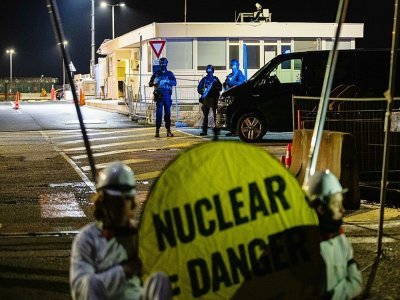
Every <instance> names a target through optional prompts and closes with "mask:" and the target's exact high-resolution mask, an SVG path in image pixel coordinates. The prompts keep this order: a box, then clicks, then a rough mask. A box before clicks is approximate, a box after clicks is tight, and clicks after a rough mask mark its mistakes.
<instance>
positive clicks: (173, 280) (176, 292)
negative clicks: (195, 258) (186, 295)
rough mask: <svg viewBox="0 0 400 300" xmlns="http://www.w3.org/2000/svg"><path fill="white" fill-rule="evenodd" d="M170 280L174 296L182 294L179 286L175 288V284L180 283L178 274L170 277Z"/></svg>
mask: <svg viewBox="0 0 400 300" xmlns="http://www.w3.org/2000/svg"><path fill="white" fill-rule="evenodd" d="M168 278H169V282H171V287H172V295H174V296H176V295H179V294H180V293H181V289H180V288H179V286H174V285H175V283H177V282H178V281H179V278H178V274H174V275H169V276H168Z"/></svg>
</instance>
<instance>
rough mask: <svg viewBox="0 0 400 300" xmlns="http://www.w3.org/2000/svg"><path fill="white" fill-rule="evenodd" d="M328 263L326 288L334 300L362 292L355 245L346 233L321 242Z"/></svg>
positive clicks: (322, 254)
mask: <svg viewBox="0 0 400 300" xmlns="http://www.w3.org/2000/svg"><path fill="white" fill-rule="evenodd" d="M320 250H321V256H322V257H323V259H324V261H325V264H326V285H327V286H326V290H327V291H333V295H332V300H345V299H352V298H354V297H356V296H358V295H359V294H360V293H361V290H362V286H361V282H362V280H361V272H360V270H359V269H358V266H357V264H356V262H355V260H354V257H353V247H352V246H351V244H350V241H349V240H348V239H347V237H346V236H345V235H344V234H339V235H337V236H335V237H333V238H330V239H328V240H324V241H321V243H320Z"/></svg>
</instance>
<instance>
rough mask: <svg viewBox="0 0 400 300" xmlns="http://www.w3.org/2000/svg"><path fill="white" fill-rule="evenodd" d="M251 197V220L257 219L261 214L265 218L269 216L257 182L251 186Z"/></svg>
mask: <svg viewBox="0 0 400 300" xmlns="http://www.w3.org/2000/svg"><path fill="white" fill-rule="evenodd" d="M249 197H250V216H251V220H255V219H257V213H259V212H261V213H262V214H263V215H264V216H268V215H269V213H268V209H267V206H266V205H265V200H264V199H263V197H262V195H261V193H260V190H259V189H258V186H257V184H256V183H255V182H251V183H250V184H249Z"/></svg>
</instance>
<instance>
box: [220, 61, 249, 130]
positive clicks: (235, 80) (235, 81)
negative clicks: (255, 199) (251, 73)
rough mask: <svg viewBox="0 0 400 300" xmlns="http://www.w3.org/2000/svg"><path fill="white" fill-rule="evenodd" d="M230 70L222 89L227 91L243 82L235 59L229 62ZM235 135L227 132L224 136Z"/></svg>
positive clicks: (243, 78)
mask: <svg viewBox="0 0 400 300" xmlns="http://www.w3.org/2000/svg"><path fill="white" fill-rule="evenodd" d="M231 68H232V72H231V73H229V74H228V76H226V79H225V82H224V88H225V90H229V89H230V88H232V87H234V86H236V85H239V84H242V83H243V82H244V81H245V77H244V75H243V73H242V71H240V70H239V61H238V60H237V59H235V58H234V59H232V60H231ZM232 135H235V133H234V132H228V133H227V134H226V136H232Z"/></svg>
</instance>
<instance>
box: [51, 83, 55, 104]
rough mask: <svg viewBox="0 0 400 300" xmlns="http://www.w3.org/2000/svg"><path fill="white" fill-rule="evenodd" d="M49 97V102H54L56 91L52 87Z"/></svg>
mask: <svg viewBox="0 0 400 300" xmlns="http://www.w3.org/2000/svg"><path fill="white" fill-rule="evenodd" d="M50 95H51V100H56V90H55V88H54V85H52V86H51V91H50Z"/></svg>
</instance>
